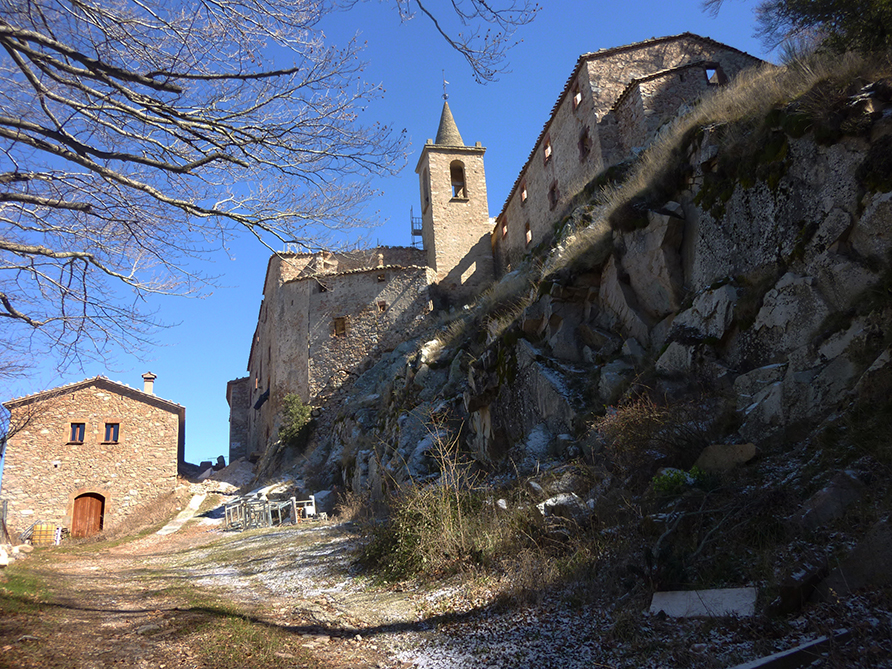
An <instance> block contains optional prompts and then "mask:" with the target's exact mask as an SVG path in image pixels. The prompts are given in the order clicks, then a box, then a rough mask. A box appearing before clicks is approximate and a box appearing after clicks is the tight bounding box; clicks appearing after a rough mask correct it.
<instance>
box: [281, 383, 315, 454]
mask: <svg viewBox="0 0 892 669" xmlns="http://www.w3.org/2000/svg"><path fill="white" fill-rule="evenodd" d="M282 405H283V406H284V409H283V410H282V427H281V428H279V439H280V441H281V442H282V444H283V445H285V446H288V447H291V448H298V449H300V448H303V447H304V446H306V443H307V436H308V433H309V427H310V423H311V422H312V420H313V416H312V411H313V410H312V408H311V407H309V406H307V405H306V404H304V403H303V400H301V398H300V397H299V396H298V395H296V394H295V393H289V394H287V395H285V399H284V400H283V402H282Z"/></svg>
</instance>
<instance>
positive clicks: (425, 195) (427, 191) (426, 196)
mask: <svg viewBox="0 0 892 669" xmlns="http://www.w3.org/2000/svg"><path fill="white" fill-rule="evenodd" d="M421 193H422V200H421V212H422V213H424V212H425V211H427V208H428V207H429V206H430V203H431V173H430V171H429V170H428V169H427V168H426V167H425V168H424V172H423V173H422V175H421Z"/></svg>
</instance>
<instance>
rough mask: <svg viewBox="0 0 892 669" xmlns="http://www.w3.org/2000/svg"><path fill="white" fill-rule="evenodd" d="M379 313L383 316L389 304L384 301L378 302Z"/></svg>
mask: <svg viewBox="0 0 892 669" xmlns="http://www.w3.org/2000/svg"><path fill="white" fill-rule="evenodd" d="M378 311H380V312H381V313H382V314H383V313H384V312H385V311H387V302H385V301H384V300H381V301H380V302H378Z"/></svg>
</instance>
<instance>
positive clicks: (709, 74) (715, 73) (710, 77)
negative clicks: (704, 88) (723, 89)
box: [705, 65, 728, 86]
mask: <svg viewBox="0 0 892 669" xmlns="http://www.w3.org/2000/svg"><path fill="white" fill-rule="evenodd" d="M705 72H706V83H707V84H709V85H710V86H723V85H725V84H727V83H728V77H726V76H725V73H724V72H723V71H722V68H721V67H719V66H718V65H710V66H709V67H707V68H706V69H705Z"/></svg>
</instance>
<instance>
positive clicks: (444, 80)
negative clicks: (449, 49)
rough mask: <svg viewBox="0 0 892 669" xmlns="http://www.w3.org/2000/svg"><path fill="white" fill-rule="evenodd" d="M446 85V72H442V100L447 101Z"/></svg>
mask: <svg viewBox="0 0 892 669" xmlns="http://www.w3.org/2000/svg"><path fill="white" fill-rule="evenodd" d="M448 83H449V82H448V81H446V70H443V99H444V100H448V99H449V93H447V92H446V84H448Z"/></svg>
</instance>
